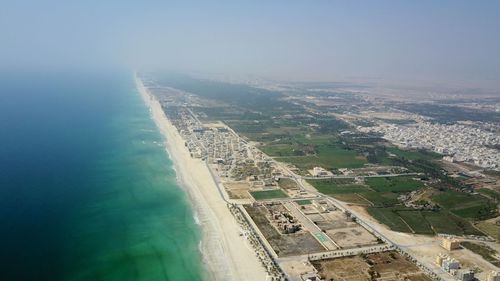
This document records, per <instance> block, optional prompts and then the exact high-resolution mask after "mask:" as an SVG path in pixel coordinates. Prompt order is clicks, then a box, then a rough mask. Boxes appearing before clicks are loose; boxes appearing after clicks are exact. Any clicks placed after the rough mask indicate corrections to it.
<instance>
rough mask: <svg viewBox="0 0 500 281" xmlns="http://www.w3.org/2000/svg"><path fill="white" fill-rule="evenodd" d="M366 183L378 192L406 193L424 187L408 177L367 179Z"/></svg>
mask: <svg viewBox="0 0 500 281" xmlns="http://www.w3.org/2000/svg"><path fill="white" fill-rule="evenodd" d="M366 183H367V184H368V185H369V186H370V187H371V188H373V189H374V190H376V191H379V192H408V191H413V190H418V189H420V188H422V187H423V186H424V184H423V183H422V182H420V181H417V180H414V179H412V178H410V177H385V178H367V179H366Z"/></svg>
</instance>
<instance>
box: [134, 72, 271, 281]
mask: <svg viewBox="0 0 500 281" xmlns="http://www.w3.org/2000/svg"><path fill="white" fill-rule="evenodd" d="M136 85H137V89H138V91H139V92H140V94H141V96H142V98H143V99H144V102H145V103H146V105H147V106H148V107H149V109H150V112H151V116H152V119H153V120H154V122H155V123H156V125H157V127H158V129H159V130H160V131H161V133H162V134H163V135H164V137H165V138H166V149H167V152H168V154H169V156H170V159H171V160H172V161H173V163H174V167H175V170H176V174H177V178H178V181H179V183H180V184H181V186H182V187H184V188H185V189H186V191H187V192H188V194H189V197H190V199H191V201H192V203H193V207H194V209H195V212H196V214H197V217H198V220H199V222H200V224H201V229H202V233H203V238H202V243H201V251H202V255H203V260H204V264H205V267H206V270H207V279H210V280H242V281H246V280H249V281H250V280H257V281H259V280H266V272H265V269H264V267H263V266H262V264H261V263H260V261H259V260H258V258H257V256H256V254H255V252H254V250H253V249H252V248H251V246H250V244H249V243H248V241H246V240H245V238H244V237H243V236H240V233H241V228H240V226H239V225H238V223H237V222H236V220H235V219H234V217H233V215H232V214H231V213H230V211H229V209H228V208H227V203H226V202H225V201H224V200H223V198H222V197H221V196H220V194H219V193H218V191H217V186H216V183H215V182H214V180H213V178H212V176H211V175H210V171H209V170H208V168H207V166H206V165H205V163H204V162H203V161H201V160H200V159H193V158H191V156H190V154H189V151H188V150H187V148H186V147H185V146H184V140H183V139H182V137H181V136H180V135H179V133H178V131H177V129H176V128H175V127H174V126H173V125H172V124H171V123H170V121H169V120H168V119H167V117H166V116H165V113H164V112H163V109H162V108H161V105H160V103H159V102H158V101H157V100H156V99H155V98H154V97H153V96H152V95H151V94H149V92H148V90H147V89H146V87H144V85H143V83H142V81H141V80H140V79H138V78H137V77H136Z"/></svg>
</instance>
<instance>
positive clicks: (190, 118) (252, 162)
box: [163, 103, 276, 186]
mask: <svg viewBox="0 0 500 281" xmlns="http://www.w3.org/2000/svg"><path fill="white" fill-rule="evenodd" d="M163 106H164V107H167V109H166V110H165V112H168V114H169V119H170V120H171V121H172V123H173V125H174V126H175V127H176V128H177V129H178V131H179V132H180V134H181V136H182V138H183V139H184V141H185V146H186V147H187V148H188V149H189V152H190V153H191V157H193V158H200V159H202V160H204V161H206V162H207V163H208V164H209V166H210V167H211V168H213V170H214V171H215V172H216V173H217V174H218V176H219V177H221V178H228V179H232V180H247V181H249V182H252V184H254V183H255V185H256V186H257V185H261V186H275V185H276V183H275V182H276V173H272V172H276V171H275V169H274V166H273V165H271V162H272V161H271V159H270V158H269V157H267V156H266V155H265V154H264V153H262V152H261V151H260V150H258V149H257V148H255V147H253V146H250V145H249V144H248V143H247V142H246V141H245V140H244V139H242V138H240V137H239V136H238V134H236V133H235V132H234V131H233V130H231V129H230V128H228V127H227V126H226V125H224V124H221V123H214V124H208V123H202V122H201V121H199V120H198V118H197V116H196V115H195V114H194V113H193V112H192V111H191V110H190V109H188V108H187V107H184V106H179V105H176V104H175V103H174V104H173V105H172V104H170V105H166V104H163Z"/></svg>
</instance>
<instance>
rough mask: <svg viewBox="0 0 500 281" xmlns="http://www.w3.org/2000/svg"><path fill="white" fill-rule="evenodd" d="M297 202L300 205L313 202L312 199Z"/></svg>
mask: <svg viewBox="0 0 500 281" xmlns="http://www.w3.org/2000/svg"><path fill="white" fill-rule="evenodd" d="M295 202H296V203H297V204H299V205H310V204H311V203H312V202H311V200H298V201H295Z"/></svg>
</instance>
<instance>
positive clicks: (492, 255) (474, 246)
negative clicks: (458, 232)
mask: <svg viewBox="0 0 500 281" xmlns="http://www.w3.org/2000/svg"><path fill="white" fill-rule="evenodd" d="M460 245H462V246H463V247H465V248H466V249H468V250H470V251H472V252H474V253H476V254H478V255H480V256H481V257H483V258H484V259H485V260H487V261H488V262H490V263H491V264H493V265H494V266H497V267H498V266H500V260H498V259H497V258H496V256H497V251H495V250H494V249H492V248H491V247H490V246H488V245H486V244H484V243H473V242H469V241H464V242H462V243H460Z"/></svg>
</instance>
